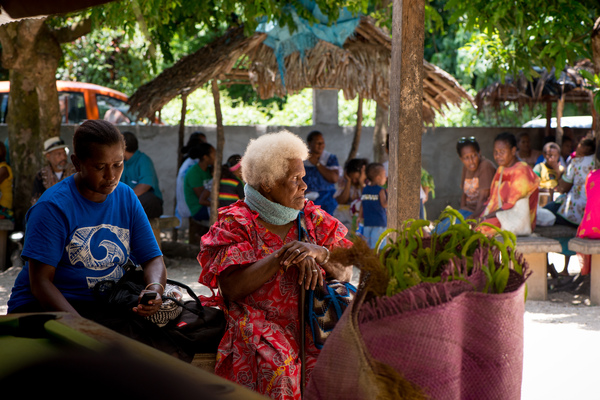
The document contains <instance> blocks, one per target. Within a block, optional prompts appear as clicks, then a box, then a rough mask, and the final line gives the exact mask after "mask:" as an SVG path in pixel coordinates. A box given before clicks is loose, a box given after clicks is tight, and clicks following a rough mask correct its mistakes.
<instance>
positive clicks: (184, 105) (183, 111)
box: [172, 93, 188, 242]
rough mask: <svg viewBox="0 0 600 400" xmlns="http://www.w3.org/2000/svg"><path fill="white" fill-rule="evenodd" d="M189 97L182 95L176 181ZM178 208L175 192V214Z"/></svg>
mask: <svg viewBox="0 0 600 400" xmlns="http://www.w3.org/2000/svg"><path fill="white" fill-rule="evenodd" d="M187 97H188V94H187V93H185V94H182V95H181V117H180V118H179V143H178V145H177V168H175V182H177V175H179V167H181V163H182V160H183V154H181V151H182V150H181V149H183V136H184V134H185V115H186V114H187ZM176 210H177V193H173V215H175V211H176ZM172 235H173V241H174V242H176V241H177V239H178V236H179V235H178V232H177V228H173V232H172Z"/></svg>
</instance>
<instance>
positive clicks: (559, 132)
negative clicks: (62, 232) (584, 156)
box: [555, 96, 565, 146]
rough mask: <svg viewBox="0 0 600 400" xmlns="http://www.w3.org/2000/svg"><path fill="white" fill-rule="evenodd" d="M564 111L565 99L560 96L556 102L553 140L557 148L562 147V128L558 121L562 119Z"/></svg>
mask: <svg viewBox="0 0 600 400" xmlns="http://www.w3.org/2000/svg"><path fill="white" fill-rule="evenodd" d="M564 109H565V97H564V96H561V97H560V98H559V99H558V102H557V103H556V138H555V140H556V143H558V145H559V146H560V145H562V138H563V128H562V126H561V122H560V120H561V119H562V116H563V111H564Z"/></svg>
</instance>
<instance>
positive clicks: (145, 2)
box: [91, 0, 368, 63]
mask: <svg viewBox="0 0 600 400" xmlns="http://www.w3.org/2000/svg"><path fill="white" fill-rule="evenodd" d="M367 3H368V2H366V1H365V0H316V4H317V5H318V6H319V8H320V9H321V11H322V13H323V14H325V15H327V16H328V17H329V19H330V21H335V20H336V19H337V17H338V15H339V10H340V8H341V7H348V9H349V10H350V11H353V12H357V11H362V10H366V6H365V4H367ZM290 4H291V5H293V6H294V7H295V8H296V10H297V11H298V14H299V15H300V16H301V17H303V18H306V19H308V20H309V21H315V18H314V16H313V15H312V14H311V13H310V11H309V10H308V9H306V8H305V7H304V6H303V5H302V2H301V1H299V0H291V1H284V2H282V1H279V0H252V1H239V0H206V1H197V0H132V1H130V2H126V1H117V2H111V3H107V4H105V5H103V6H101V7H94V8H92V11H91V17H92V19H93V21H94V23H95V25H96V26H97V27H100V26H109V27H112V28H121V29H124V30H125V31H126V32H127V34H128V35H129V36H130V37H133V35H134V34H135V30H136V25H137V24H138V23H139V22H140V21H143V24H144V25H145V26H146V29H145V30H146V31H144V29H142V31H143V33H144V35H146V36H148V40H149V41H150V42H152V43H156V44H157V45H158V46H159V47H160V49H161V51H162V53H163V56H164V58H165V61H166V62H167V63H171V62H173V61H174V60H175V59H176V57H175V54H174V52H173V50H172V44H173V42H172V39H173V37H175V36H179V37H181V38H189V37H195V36H196V35H197V32H199V31H208V32H214V33H218V32H219V31H222V30H224V29H227V28H229V27H231V26H237V25H240V24H243V25H244V31H245V33H246V35H248V36H249V35H251V34H253V33H254V31H255V29H256V27H257V26H258V24H259V23H260V21H261V20H262V19H264V18H266V19H270V20H274V21H277V22H278V23H279V24H280V25H282V26H289V27H290V28H291V29H292V30H293V29H294V27H295V26H294V23H293V19H292V15H291V13H289V12H288V9H289V7H290ZM136 7H137V9H138V10H139V11H140V13H138V14H137V15H136V12H135V9H136ZM140 14H141V15H140Z"/></svg>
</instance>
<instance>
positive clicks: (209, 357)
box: [191, 353, 217, 374]
mask: <svg viewBox="0 0 600 400" xmlns="http://www.w3.org/2000/svg"><path fill="white" fill-rule="evenodd" d="M191 364H192V365H193V366H194V367H198V368H200V369H202V370H204V371H208V372H212V373H213V374H214V373H215V365H216V364H217V353H198V354H196V355H194V359H193V360H192V363H191Z"/></svg>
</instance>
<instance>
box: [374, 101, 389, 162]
mask: <svg viewBox="0 0 600 400" xmlns="http://www.w3.org/2000/svg"><path fill="white" fill-rule="evenodd" d="M389 121H390V110H389V109H388V108H387V107H384V106H382V105H380V104H377V108H376V109H375V130H374V132H373V160H374V161H375V162H378V163H382V162H384V161H387V159H388V154H387V150H388V149H387V148H386V145H387V138H388V128H389V123H390V122H389Z"/></svg>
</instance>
